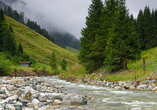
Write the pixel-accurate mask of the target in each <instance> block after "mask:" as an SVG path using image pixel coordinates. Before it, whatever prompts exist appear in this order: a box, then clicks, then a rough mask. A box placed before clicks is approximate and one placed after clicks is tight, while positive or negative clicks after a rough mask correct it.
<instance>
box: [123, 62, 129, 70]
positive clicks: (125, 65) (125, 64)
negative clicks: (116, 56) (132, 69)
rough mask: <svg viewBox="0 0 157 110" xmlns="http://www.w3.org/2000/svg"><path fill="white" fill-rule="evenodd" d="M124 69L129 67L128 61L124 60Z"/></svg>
mask: <svg viewBox="0 0 157 110" xmlns="http://www.w3.org/2000/svg"><path fill="white" fill-rule="evenodd" d="M123 69H128V68H127V61H125V60H123Z"/></svg>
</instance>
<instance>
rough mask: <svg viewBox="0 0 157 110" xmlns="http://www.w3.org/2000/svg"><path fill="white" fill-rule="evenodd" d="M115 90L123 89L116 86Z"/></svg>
mask: <svg viewBox="0 0 157 110" xmlns="http://www.w3.org/2000/svg"><path fill="white" fill-rule="evenodd" d="M114 89H116V90H120V89H122V88H121V87H120V86H115V87H114Z"/></svg>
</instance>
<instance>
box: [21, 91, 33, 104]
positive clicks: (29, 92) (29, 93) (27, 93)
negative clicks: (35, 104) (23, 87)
mask: <svg viewBox="0 0 157 110" xmlns="http://www.w3.org/2000/svg"><path fill="white" fill-rule="evenodd" d="M23 100H28V101H29V102H31V100H32V93H31V91H30V90H28V91H27V92H26V95H24V96H23Z"/></svg>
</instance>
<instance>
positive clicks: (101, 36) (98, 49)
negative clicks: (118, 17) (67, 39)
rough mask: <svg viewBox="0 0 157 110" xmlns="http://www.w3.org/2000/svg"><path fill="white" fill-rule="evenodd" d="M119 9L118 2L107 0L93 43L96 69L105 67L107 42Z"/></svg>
mask: <svg viewBox="0 0 157 110" xmlns="http://www.w3.org/2000/svg"><path fill="white" fill-rule="evenodd" d="M116 7H117V1H116V0H105V6H104V7H103V11H102V14H101V17H100V29H99V30H98V32H97V36H96V38H95V39H96V40H95V42H93V47H94V51H93V52H92V53H93V54H95V56H94V57H95V60H96V61H95V66H96V67H97V68H96V69H99V68H100V67H102V66H104V65H103V62H104V59H105V58H106V54H105V47H106V46H107V40H108V39H109V35H108V34H109V31H108V29H109V28H112V22H113V19H114V17H115V13H116Z"/></svg>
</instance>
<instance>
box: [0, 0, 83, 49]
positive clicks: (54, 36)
mask: <svg viewBox="0 0 157 110" xmlns="http://www.w3.org/2000/svg"><path fill="white" fill-rule="evenodd" d="M0 7H1V8H2V9H3V11H4V14H6V15H7V16H9V17H11V18H13V19H15V20H16V21H18V22H20V23H23V24H24V25H26V26H28V27H29V28H31V29H32V30H34V31H36V32H38V33H39V34H41V35H43V36H44V37H46V38H47V39H49V40H50V41H52V42H54V43H55V44H56V45H58V46H61V47H63V48H66V46H70V47H73V48H75V49H78V50H79V49H80V45H79V43H80V41H79V40H78V39H76V38H75V37H74V36H73V35H72V34H70V33H68V32H64V33H61V32H59V31H54V30H52V31H49V32H48V31H47V30H46V29H44V28H41V27H40V25H38V24H37V22H34V21H31V20H30V19H25V16H24V13H23V12H21V13H18V12H17V11H16V10H13V9H12V7H11V6H8V5H6V4H5V3H4V2H2V1H0Z"/></svg>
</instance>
